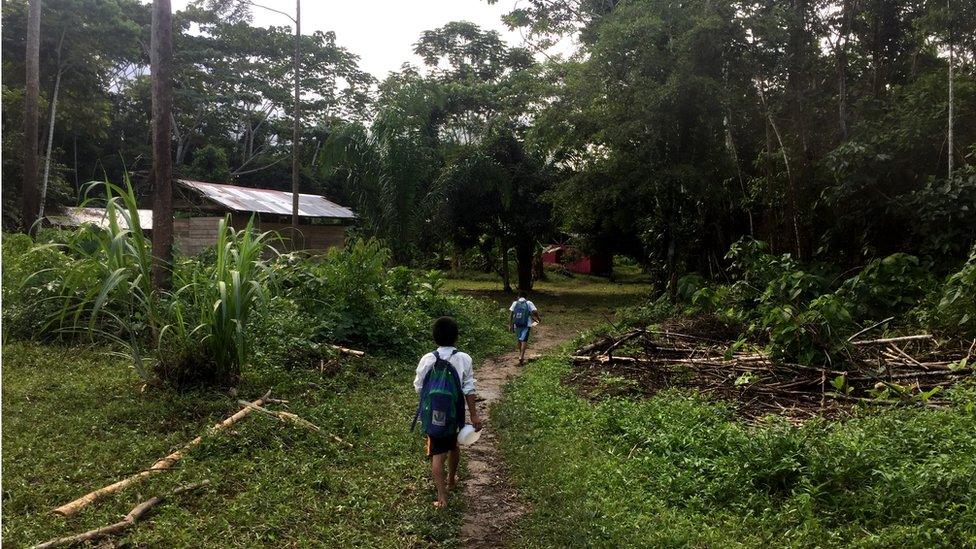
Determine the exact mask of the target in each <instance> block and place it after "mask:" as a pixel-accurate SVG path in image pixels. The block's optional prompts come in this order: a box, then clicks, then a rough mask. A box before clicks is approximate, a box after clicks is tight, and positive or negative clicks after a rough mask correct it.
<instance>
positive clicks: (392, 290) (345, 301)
mask: <svg viewBox="0 0 976 549" xmlns="http://www.w3.org/2000/svg"><path fill="white" fill-rule="evenodd" d="M389 260H390V252H389V250H388V249H386V248H384V247H383V246H382V245H381V244H380V243H379V242H378V241H376V240H358V241H355V242H353V243H350V245H348V246H347V247H346V248H344V249H342V250H338V249H335V250H330V252H329V253H328V254H326V256H325V258H322V259H314V258H313V259H299V258H296V257H283V258H282V261H281V264H280V266H279V268H278V277H279V281H280V284H281V286H282V290H283V292H284V293H285V295H288V296H289V298H290V299H292V300H294V303H295V306H296V307H297V308H298V311H299V312H298V314H299V315H300V316H301V317H302V318H304V319H306V325H310V326H313V327H314V328H313V333H312V334H311V337H312V338H313V339H314V340H317V341H329V342H335V343H341V344H346V345H349V346H352V347H356V348H362V349H366V350H370V351H379V352H384V353H391V354H392V353H418V352H420V351H422V350H424V349H426V348H427V347H429V346H430V345H431V344H432V343H431V341H430V335H429V332H430V326H431V323H432V321H433V320H434V319H435V318H437V317H439V316H453V317H455V318H456V319H457V320H458V324H459V325H460V326H461V332H462V336H461V337H462V341H463V342H465V344H469V345H470V344H472V343H473V342H478V344H483V343H485V342H488V341H491V340H494V339H496V338H498V337H500V335H499V334H500V330H501V328H500V326H502V324H503V323H502V322H500V321H499V322H497V323H492V322H491V318H492V317H493V316H496V315H495V314H494V313H493V312H491V311H489V310H488V309H487V308H486V306H485V305H484V304H481V303H480V302H477V301H475V300H473V299H470V298H466V297H462V296H456V295H450V294H447V293H446V292H444V291H443V288H442V279H441V275H440V273H439V272H437V271H430V272H415V271H411V270H409V269H407V268H405V267H393V268H388V267H387V264H388V263H389ZM302 331H303V334H304V332H305V331H306V329H305V328H303V329H302ZM299 337H300V338H305V337H309V336H308V335H307V334H304V335H300V336H299Z"/></svg>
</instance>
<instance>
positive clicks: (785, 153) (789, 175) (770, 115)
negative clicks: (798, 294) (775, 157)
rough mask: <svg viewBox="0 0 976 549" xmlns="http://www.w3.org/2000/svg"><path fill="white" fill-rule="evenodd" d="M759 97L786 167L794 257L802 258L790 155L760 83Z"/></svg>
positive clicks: (794, 183) (794, 182)
mask: <svg viewBox="0 0 976 549" xmlns="http://www.w3.org/2000/svg"><path fill="white" fill-rule="evenodd" d="M759 99H760V101H762V105H763V109H764V110H765V111H766V118H767V119H768V120H769V127H770V128H772V130H773V135H774V136H775V137H776V142H777V143H779V150H780V152H781V153H782V155H783V166H784V167H785V168H786V179H787V183H788V187H787V193H788V195H789V200H790V218H791V219H792V221H793V237H794V240H795V242H794V243H795V244H796V248H795V249H796V258H797V259H803V252H802V250H803V247H802V245H801V241H800V221H799V216H798V213H797V200H796V195H797V192H796V181H795V180H794V178H793V171H792V170H790V155H789V152H788V151H787V150H786V144H785V143H783V136H782V135H781V134H780V133H779V127H778V126H777V125H776V120H775V119H774V118H773V113H772V112H771V111H770V110H769V105H767V103H766V94H765V92H764V91H763V87H762V84H760V86H759Z"/></svg>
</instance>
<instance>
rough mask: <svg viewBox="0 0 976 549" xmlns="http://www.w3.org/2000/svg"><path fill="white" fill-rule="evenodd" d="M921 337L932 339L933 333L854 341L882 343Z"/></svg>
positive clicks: (861, 343) (859, 343) (858, 342)
mask: <svg viewBox="0 0 976 549" xmlns="http://www.w3.org/2000/svg"><path fill="white" fill-rule="evenodd" d="M920 339H932V335H931V334H918V335H910V336H900V337H887V338H884V339H865V340H862V341H852V342H851V343H853V344H854V345H881V344H886V343H897V342H899V341H917V340H920Z"/></svg>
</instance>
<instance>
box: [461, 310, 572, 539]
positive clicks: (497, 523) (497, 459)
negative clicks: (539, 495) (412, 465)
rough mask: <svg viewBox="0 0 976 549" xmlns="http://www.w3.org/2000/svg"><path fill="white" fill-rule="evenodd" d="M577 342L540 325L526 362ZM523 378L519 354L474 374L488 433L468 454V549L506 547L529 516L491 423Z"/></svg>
mask: <svg viewBox="0 0 976 549" xmlns="http://www.w3.org/2000/svg"><path fill="white" fill-rule="evenodd" d="M572 336H573V333H572V331H567V330H558V329H555V328H553V327H551V326H547V325H546V324H540V325H539V327H538V328H537V329H536V330H535V331H533V333H532V341H531V342H530V346H529V350H528V352H527V353H526V359H534V358H537V357H538V356H539V355H541V354H542V353H543V352H545V351H546V350H547V349H551V348H552V347H555V346H556V345H559V344H560V343H562V342H563V341H566V340H567V339H569V338H570V337H572ZM513 339H514V338H513ZM513 346H514V341H513ZM520 372H521V370H520V369H519V367H518V354H517V353H516V352H514V351H513V352H510V353H506V354H504V355H500V356H497V357H493V358H490V359H488V360H486V361H485V362H484V363H483V364H482V365H481V366H480V367H478V368H476V369H475V379H477V380H478V400H479V401H480V402H481V404H480V406H479V410H480V411H481V417H482V418H483V421H484V422H485V428H484V432H483V434H482V436H481V439H480V440H478V442H477V443H476V444H474V445H473V446H472V447H471V448H470V449H469V450H467V451H466V452H465V455H466V456H467V467H468V478H467V479H466V480H465V481H464V483H463V486H464V501H465V512H464V522H463V523H462V525H461V540H462V542H463V543H464V546H465V547H469V548H481V547H504V546H505V545H506V543H505V541H506V536H507V534H508V532H509V531H510V530H511V527H512V524H513V522H514V521H515V520H516V519H518V518H519V517H520V516H522V515H523V514H524V513H525V511H526V508H525V505H524V504H523V503H522V502H520V501H519V500H518V493H517V492H516V490H515V488H514V487H513V486H512V485H511V483H510V482H509V478H508V470H507V468H506V466H505V463H504V462H503V460H502V457H501V453H500V452H499V450H498V447H497V442H498V441H497V438H496V436H495V431H494V430H493V429H492V428H491V423H490V418H489V416H490V412H491V407H492V406H493V405H494V404H495V403H496V402H497V401H498V399H500V398H501V396H502V390H503V389H504V387H505V383H506V382H508V380H509V379H510V378H512V377H513V376H516V375H518V374H519V373H520Z"/></svg>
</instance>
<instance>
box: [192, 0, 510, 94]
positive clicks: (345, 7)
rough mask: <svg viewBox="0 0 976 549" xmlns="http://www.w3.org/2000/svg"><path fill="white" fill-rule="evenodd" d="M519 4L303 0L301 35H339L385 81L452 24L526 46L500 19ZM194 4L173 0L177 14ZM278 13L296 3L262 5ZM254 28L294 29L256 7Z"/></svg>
mask: <svg viewBox="0 0 976 549" xmlns="http://www.w3.org/2000/svg"><path fill="white" fill-rule="evenodd" d="M517 1H518V0H499V1H498V3H496V4H493V5H489V4H488V2H486V1H485V0H352V1H349V0H343V1H339V0H303V2H302V33H303V34H305V33H311V32H314V31H317V30H321V31H335V33H336V42H337V43H338V44H339V45H340V46H343V47H345V48H346V49H348V50H349V51H351V52H352V53H355V54H356V55H358V56H359V58H360V62H359V66H360V68H362V69H363V70H365V71H367V72H369V73H371V74H373V76H375V77H377V78H378V79H380V80H382V79H383V77H385V76H386V74H387V73H388V72H390V71H395V70H399V69H400V66H401V65H402V64H403V63H404V62H406V61H410V62H411V63H413V64H415V65H419V64H421V62H420V58H418V57H417V56H415V55H414V54H413V44H414V43H415V42H416V41H417V39H418V38H419V37H420V33H421V32H423V31H425V30H430V29H435V28H437V27H440V26H442V25H444V24H445V23H448V22H450V21H471V22H472V23H476V24H477V25H478V26H480V27H481V28H483V29H493V30H497V31H498V32H499V33H501V35H502V37H503V38H504V39H505V41H506V42H508V43H509V44H510V45H521V44H522V38H521V36H520V35H519V32H518V31H514V32H513V31H509V30H508V29H507V28H506V27H505V25H504V24H503V23H502V21H501V16H502V14H504V13H507V12H509V11H511V10H512V7H513V6H514V5H515V4H516V2H517ZM189 2H190V0H173V10H181V9H183V8H184V7H185V6H186V5H187V4H188V3H189ZM258 3H259V4H264V5H266V6H270V7H272V8H275V9H279V10H281V11H284V12H287V13H289V14H294V13H295V2H294V0H259V1H258ZM253 13H254V21H253V22H252V24H253V25H255V26H261V27H266V26H269V25H286V24H287V25H291V24H292V23H291V21H289V20H288V19H287V18H285V17H284V16H282V15H279V14H276V13H272V12H269V11H267V10H262V9H261V8H254V10H253Z"/></svg>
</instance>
